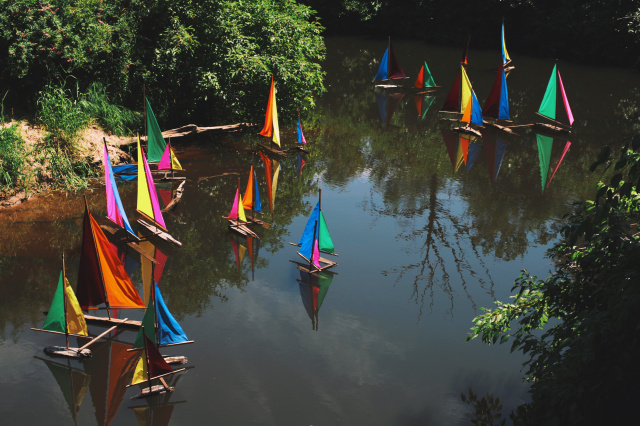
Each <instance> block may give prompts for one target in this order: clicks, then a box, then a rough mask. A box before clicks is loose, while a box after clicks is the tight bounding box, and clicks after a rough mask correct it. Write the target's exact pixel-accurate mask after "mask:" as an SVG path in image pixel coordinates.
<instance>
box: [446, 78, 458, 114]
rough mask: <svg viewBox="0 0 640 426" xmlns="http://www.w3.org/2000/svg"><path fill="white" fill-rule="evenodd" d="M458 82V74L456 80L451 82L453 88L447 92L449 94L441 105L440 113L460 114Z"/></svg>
mask: <svg viewBox="0 0 640 426" xmlns="http://www.w3.org/2000/svg"><path fill="white" fill-rule="evenodd" d="M460 80H461V77H460V73H458V75H457V76H456V79H455V80H454V81H453V86H451V90H449V94H448V95H447V98H446V99H445V101H444V105H442V111H448V112H460V88H461V84H460Z"/></svg>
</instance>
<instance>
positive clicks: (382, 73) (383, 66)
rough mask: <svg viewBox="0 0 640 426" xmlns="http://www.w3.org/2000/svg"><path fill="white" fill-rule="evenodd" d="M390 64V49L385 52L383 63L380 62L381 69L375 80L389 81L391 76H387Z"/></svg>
mask: <svg viewBox="0 0 640 426" xmlns="http://www.w3.org/2000/svg"><path fill="white" fill-rule="evenodd" d="M388 63H389V48H388V47H387V50H385V51H384V55H382V61H380V67H379V68H378V72H377V73H376V76H375V77H374V78H373V79H374V80H387V79H388V78H389V76H388V75H387V69H388V68H389V66H388Z"/></svg>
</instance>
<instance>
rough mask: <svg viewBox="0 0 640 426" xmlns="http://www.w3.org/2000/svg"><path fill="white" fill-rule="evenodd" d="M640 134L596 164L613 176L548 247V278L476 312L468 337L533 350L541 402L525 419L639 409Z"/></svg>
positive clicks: (596, 416)
mask: <svg viewBox="0 0 640 426" xmlns="http://www.w3.org/2000/svg"><path fill="white" fill-rule="evenodd" d="M639 149H640V137H636V138H635V139H634V141H633V143H632V144H629V145H627V146H625V147H624V148H623V149H622V150H621V151H620V154H619V156H618V158H617V159H612V156H611V155H612V154H611V150H610V149H609V148H605V149H603V151H602V152H601V153H600V155H599V156H598V160H597V161H596V163H595V164H594V165H593V166H592V170H595V169H596V168H597V167H599V166H601V165H603V164H606V165H607V169H611V168H612V169H613V171H614V173H615V174H614V175H613V177H612V178H611V179H610V181H609V183H608V184H604V183H601V184H600V186H599V189H598V191H597V193H596V197H595V199H594V200H593V201H588V202H586V203H583V204H580V205H577V206H576V208H575V210H574V212H573V213H572V214H571V215H569V216H567V225H566V226H565V227H564V228H563V230H562V236H563V239H562V241H561V242H559V243H558V244H557V245H556V246H555V247H553V248H552V249H551V250H550V251H549V255H550V257H551V258H552V259H554V260H555V270H554V271H553V273H552V275H551V276H550V277H548V278H547V279H545V280H539V279H537V278H536V277H529V276H528V275H527V274H526V272H523V274H522V275H521V276H520V278H518V280H517V281H516V282H515V285H514V287H513V289H514V290H517V293H516V295H515V296H513V299H514V301H513V303H509V304H505V303H501V302H498V303H497V306H496V307H495V308H494V309H493V310H486V312H485V313H484V314H483V315H480V316H478V317H476V318H475V319H474V326H473V327H472V329H471V330H472V332H471V334H470V335H469V337H468V339H473V338H476V337H478V336H481V338H482V340H483V341H484V342H485V343H495V342H497V341H498V340H499V341H500V343H505V342H507V341H509V340H512V346H511V348H512V350H519V351H521V352H523V353H524V354H525V355H527V356H528V358H529V359H528V360H527V361H526V363H525V365H526V366H527V367H528V369H527V372H526V374H527V378H528V379H529V380H531V381H532V386H531V395H532V402H531V403H530V404H528V405H526V406H523V407H521V408H520V410H519V411H518V413H517V417H518V421H520V422H521V423H522V424H604V423H609V424H615V423H618V420H622V419H625V418H630V417H629V416H631V415H633V414H634V413H633V407H634V401H635V389H636V386H637V380H638V378H640V368H639V367H638V363H637V359H638V357H639V356H640V339H639V338H638V328H639V327H640V322H639V321H638V315H637V312H638V311H639V310H640V288H639V287H638V285H637V284H638V282H640V269H638V267H637V259H638V258H639V256H640V240H639V237H640V233H638V219H639V218H640V197H639V196H638V192H637V186H638V183H639V180H640V151H639Z"/></svg>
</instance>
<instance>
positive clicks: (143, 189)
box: [138, 136, 154, 218]
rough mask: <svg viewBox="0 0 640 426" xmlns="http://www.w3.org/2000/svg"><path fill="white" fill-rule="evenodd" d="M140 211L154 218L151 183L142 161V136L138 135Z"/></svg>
mask: <svg viewBox="0 0 640 426" xmlns="http://www.w3.org/2000/svg"><path fill="white" fill-rule="evenodd" d="M138 211H139V212H140V213H144V214H146V215H147V216H149V217H150V218H153V217H154V216H153V207H152V206H151V195H150V194H149V183H148V182H147V175H146V173H145V172H144V163H143V161H142V150H141V149H140V136H138Z"/></svg>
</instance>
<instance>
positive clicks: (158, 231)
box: [138, 219, 182, 247]
mask: <svg viewBox="0 0 640 426" xmlns="http://www.w3.org/2000/svg"><path fill="white" fill-rule="evenodd" d="M138 223H139V224H140V225H142V226H144V227H145V228H147V229H148V230H149V231H151V232H153V235H154V236H156V237H158V238H160V239H162V240H165V241H167V242H170V243H173V244H175V245H177V246H178V247H182V243H181V242H180V241H178V240H176V239H175V238H173V237H172V236H171V235H170V234H169V233H168V232H165V231H163V230H162V229H161V228H158V227H157V226H155V225H151V224H150V223H148V222H146V221H145V220H144V219H138Z"/></svg>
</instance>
